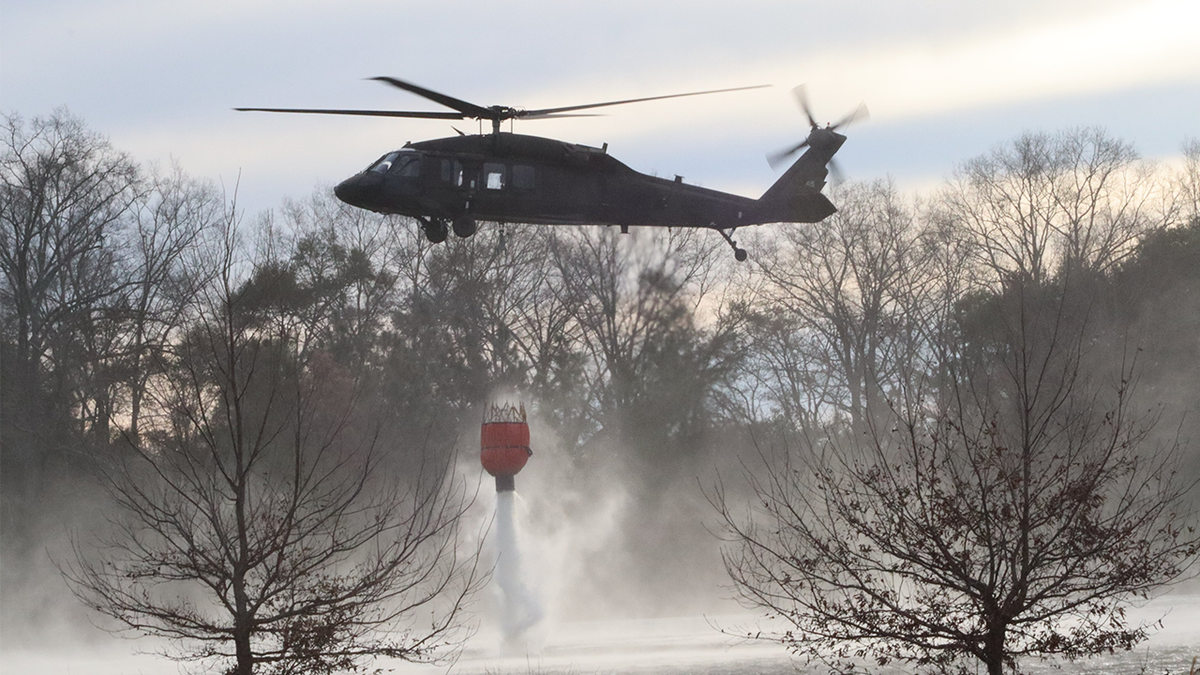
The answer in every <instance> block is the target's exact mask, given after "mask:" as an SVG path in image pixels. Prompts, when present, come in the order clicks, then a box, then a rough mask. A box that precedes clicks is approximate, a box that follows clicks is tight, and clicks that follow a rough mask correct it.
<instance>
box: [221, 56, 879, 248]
mask: <svg viewBox="0 0 1200 675" xmlns="http://www.w3.org/2000/svg"><path fill="white" fill-rule="evenodd" d="M371 79H372V80H377V81H380V82H385V83H387V84H389V85H391V86H393V87H397V88H399V89H403V90H404V91H407V92H411V93H413V94H416V95H418V96H422V97H424V98H426V99H429V100H430V101H433V102H435V103H438V104H440V105H443V106H445V107H447V108H450V109H451V110H453V111H454V112H448V111H443V112H436V111H435V112H423V111H400V110H339V109H313V108H235V110H239V111H259V112H277V113H312V114H324V115H364V116H372V117H408V118H420V119H448V120H461V119H475V120H479V121H480V124H482V123H483V122H484V121H490V122H491V123H492V130H491V133H488V134H484V133H480V134H478V135H468V134H464V133H463V132H461V131H459V132H458V133H459V135H458V136H456V137H454V136H452V137H449V138H439V139H435V140H429V141H420V142H416V143H412V142H410V143H407V144H405V145H404V147H403V148H401V149H399V150H395V151H392V152H389V153H387V154H385V155H384V156H382V157H380V158H379V159H377V160H376V161H374V162H372V163H371V164H370V165H369V166H368V167H367V168H366V169H364V170H363V171H362V172H361V173H359V174H357V175H355V176H352V177H350V178H347V179H346V180H344V181H342V182H341V183H340V184H338V185H337V187H335V188H334V194H336V195H337V197H338V199H341V200H342V201H344V202H346V203H347V204H351V205H353V206H357V207H359V208H363V209H369V210H371V211H376V212H379V213H391V214H399V215H403V216H409V217H412V218H415V219H417V220H418V221H420V223H421V226H422V229H423V231H424V233H425V236H426V238H427V239H429V241H431V242H433V243H441V242H443V241H445V240H446V238H447V236H448V235H449V232H450V230H453V231H454V233H455V234H456V235H458V236H459V237H463V238H466V237H470V236H471V235H473V234H475V232H476V229H477V223H478V222H479V221H490V222H497V223H510V222H512V223H533V224H546V225H610V226H611V225H615V226H618V227H620V228H621V232H622V233H628V232H629V228H630V227H681V228H709V229H713V230H716V231H717V232H719V233H720V234H721V236H723V237H724V238H725V241H727V242H728V243H729V245H730V246H731V247H732V248H733V252H734V256H735V257H736V258H737V260H739V261H744V260H746V257H747V254H746V250H745V249H743V248H740V247H738V245H737V242H736V241H735V240H734V238H733V233H734V231H735V230H737V229H738V228H739V227H744V226H746V225H760V224H765V223H815V222H818V221H820V220H822V219H824V218H826V217H828V216H829V215H831V214H832V213H834V212H835V211H836V210H837V209H836V208H834V206H833V204H832V203H830V201H829V200H828V199H827V198H826V197H825V195H823V194H821V189H822V188H823V187H824V186H825V179H826V177H827V176H828V174H829V167H830V166H831V161H832V159H833V155H834V154H835V153H836V152H837V151H838V149H839V148H840V147H841V146H842V144H843V143H844V142H845V141H846V137H845V136H843V135H842V134H839V133H837V130H838V129H839V128H841V127H843V126H845V125H847V124H849V123H850V122H852V121H853V120H855V119H858V118H860V117H862V116H864V115H865V114H866V108H865V107H864V106H861V105H860V106H859V108H858V109H857V110H855V111H854V112H852V113H850V114H849V115H847V116H846V117H845V118H843V119H842V120H841V121H839V122H837V123H836V124H829V125H827V126H825V127H821V126H820V125H818V124H817V122H816V120H815V119H814V117H813V115H812V113H811V111H810V109H809V106H808V101H807V98H806V97H805V95H804V89H803V87H798V88H797V89H796V90H794V91H795V92H796V95H797V98H798V100H799V103H800V107H801V109H802V110H803V111H804V114H805V116H806V117H807V118H808V122H809V124H810V126H811V130H810V132H809V134H808V136H807V138H805V139H804V140H803V141H802V142H801V143H799V144H798V145H796V146H794V147H790V148H787V149H784V150H782V151H780V152H777V153H774V154H773V155H770V156H768V160H769V161H770V162H771V163H772V165H773V166H775V165H777V164H779V163H782V162H784V161H786V160H787V159H788V158H790V157H791V156H792V155H794V154H795V153H797V152H799V151H800V150H802V149H804V148H808V150H807V151H806V152H805V153H804V154H803V155H801V156H800V158H799V159H797V160H796V161H795V162H794V163H793V164H792V165H791V167H789V168H788V169H787V170H786V171H785V172H784V173H783V175H782V176H780V177H779V179H778V180H777V181H776V182H775V184H773V185H772V186H771V187H769V188H768V189H767V191H766V192H764V193H763V195H762V196H761V197H759V198H758V199H751V198H749V197H743V196H740V195H735V194H729V193H726V192H720V191H718V190H710V189H707V188H702V187H699V186H695V185H687V184H685V183H684V182H683V179H682V178H681V177H679V176H676V177H675V179H674V180H669V179H665V178H659V177H656V176H648V175H646V174H642V173H638V172H637V171H634V170H633V169H631V168H629V167H628V166H626V165H625V164H622V163H621V162H620V161H618V160H617V159H615V158H614V157H612V156H611V155H609V154H608V144H607V143H606V144H604V146H603V147H600V148H594V147H589V146H586V145H578V144H574V143H568V142H564V141H559V140H554V139H550V138H543V137H539V136H526V135H521V134H516V133H512V132H511V131H509V132H504V131H501V129H500V127H501V124H502V123H503V122H505V121H509V122H510V126H511V121H512V120H535V119H554V118H561V117H590V116H594V115H593V114H591V113H581V112H580V111H583V110H592V109H595V108H602V107H607V106H615V105H624V104H628V103H641V102H644V101H655V100H661V99H668V98H679V97H683V96H700V95H707V94H718V93H725V92H732V91H743V90H746V89H756V88H758V87H736V88H732V89H716V90H711V91H700V92H688V93H683V94H669V95H666V96H651V97H646V98H635V99H627V100H622V101H607V102H603V103H588V104H584V105H571V106H563V107H558V108H543V109H538V110H524V109H521V108H511V107H507V106H490V107H484V106H480V105H476V104H474V103H469V102H467V101H464V100H461V99H457V98H454V97H451V96H447V95H445V94H441V93H438V92H436V91H433V90H430V89H426V88H424V87H419V86H417V85H415V84H411V83H409V82H404V81H402V80H398V79H395V78H392V77H375V78H371ZM761 86H767V85H761ZM455 131H458V130H457V129H455ZM834 168H835V170H836V167H834Z"/></svg>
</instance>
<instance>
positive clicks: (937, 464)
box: [712, 283, 1200, 675]
mask: <svg viewBox="0 0 1200 675" xmlns="http://www.w3.org/2000/svg"><path fill="white" fill-rule="evenodd" d="M1068 298H1069V296H1068V294H1066V293H1063V292H1062V289H1061V288H1059V289H1043V290H1041V291H1039V290H1037V288H1036V286H1033V285H1032V284H1031V283H1026V284H1020V283H1016V284H1013V285H1011V286H1010V287H1009V288H1008V289H1007V291H1006V292H1005V293H1003V294H999V295H997V296H989V298H988V301H986V302H984V303H982V304H983V306H982V308H981V309H980V313H981V314H983V315H985V316H987V317H989V318H990V319H991V321H993V322H994V323H993V324H990V325H992V326H993V328H994V331H995V332H994V333H992V334H991V335H990V336H988V335H983V336H981V337H980V338H979V339H976V340H973V341H972V342H971V343H970V344H963V343H957V344H947V343H946V342H941V343H940V344H937V345H935V346H936V347H938V348H939V351H938V353H937V357H938V360H939V361H940V362H941V363H942V364H943V365H944V366H945V369H946V371H947V372H948V373H949V377H948V378H947V380H946V381H945V382H941V383H938V384H939V385H940V387H936V388H931V389H928V390H926V389H922V388H921V387H920V386H910V387H909V388H908V389H907V390H906V391H905V393H906V396H904V397H901V398H900V400H899V401H898V402H895V403H894V405H893V409H892V412H893V415H892V419H891V420H890V423H889V424H888V425H887V426H886V427H880V426H875V427H873V428H872V430H871V433H870V434H868V435H866V436H858V435H856V436H853V437H850V438H839V437H836V436H829V437H825V438H809V439H807V440H806V442H805V443H804V444H803V447H802V451H801V452H800V453H799V454H798V457H799V458H800V459H799V461H798V460H797V458H796V457H791V456H785V457H784V458H783V459H782V460H781V461H779V462H777V463H773V464H771V465H770V467H769V468H770V472H769V474H768V476H767V477H766V478H765V479H760V480H753V481H752V487H753V489H754V493H755V494H754V502H753V503H754V504H755V508H754V509H753V510H752V515H751V517H744V516H742V515H740V514H739V513H738V512H736V509H735V508H733V507H731V505H730V503H728V501H727V500H726V497H725V493H724V492H723V491H722V490H721V489H718V490H717V491H716V492H715V493H714V494H713V495H712V501H713V503H714V505H715V506H716V508H717V510H718V511H719V513H720V515H721V516H722V518H723V521H724V525H725V527H726V528H727V533H728V534H729V536H730V540H731V541H732V542H733V545H732V546H731V547H730V548H729V549H727V550H726V566H727V569H728V572H729V574H730V576H731V578H732V580H733V583H734V586H735V588H736V589H737V591H738V593H739V594H740V596H741V597H742V598H743V599H744V600H745V601H746V602H747V603H748V604H749V605H751V606H753V607H756V608H761V609H765V610H767V611H768V612H769V613H770V614H771V615H772V616H773V617H776V618H779V619H782V620H783V622H784V623H785V624H787V628H786V630H783V631H781V632H773V633H769V634H766V636H765V637H767V638H769V639H773V640H777V641H781V642H783V643H784V644H786V645H787V646H788V647H790V648H791V649H793V650H794V651H796V652H798V653H801V654H804V655H807V656H809V657H810V658H824V659H830V660H832V661H833V662H835V664H836V667H838V668H849V669H853V667H854V666H853V661H854V660H855V659H861V658H873V659H874V660H876V661H877V662H878V663H880V664H883V663H887V662H889V661H892V660H900V661H905V662H909V663H913V664H916V665H918V666H928V667H933V668H938V669H941V670H943V671H944V670H948V669H951V668H953V667H955V666H957V667H959V668H961V670H962V671H964V672H965V671H966V670H967V669H966V667H965V663H964V660H969V659H971V658H974V659H978V661H980V662H982V663H983V664H985V665H986V667H987V671H988V673H990V674H992V675H999V674H1000V673H1002V672H1003V671H1004V669H1005V667H1006V666H1008V667H1015V663H1016V660H1017V659H1018V658H1019V657H1024V656H1049V655H1062V656H1066V657H1070V658H1073V657H1082V656H1088V655H1092V654H1098V653H1105V652H1112V651H1115V650H1118V649H1129V648H1131V647H1132V646H1133V645H1134V644H1136V643H1138V642H1139V641H1141V640H1142V639H1143V638H1145V637H1146V635H1147V632H1148V628H1147V627H1146V626H1141V625H1137V626H1130V625H1128V624H1127V623H1126V620H1125V615H1124V610H1123V606H1124V603H1125V602H1126V601H1128V600H1129V599H1131V598H1138V597H1141V598H1144V597H1146V596H1147V594H1148V593H1150V592H1151V591H1152V590H1154V589H1155V588H1158V587H1160V586H1162V585H1163V584H1167V583H1170V582H1171V581H1173V580H1177V579H1179V578H1181V577H1182V576H1184V575H1185V573H1186V572H1187V570H1188V569H1189V566H1190V565H1191V564H1192V563H1193V562H1194V561H1195V559H1196V556H1197V551H1198V547H1200V537H1198V535H1197V533H1196V531H1195V529H1194V528H1193V527H1192V519H1190V518H1189V517H1185V516H1183V515H1179V514H1181V513H1182V511H1179V510H1177V509H1180V507H1181V506H1183V504H1182V501H1183V499H1184V497H1185V496H1186V493H1187V492H1188V488H1189V487H1190V486H1187V485H1181V484H1179V482H1178V481H1176V480H1175V476H1174V472H1173V470H1172V462H1173V457H1174V454H1173V453H1172V452H1170V449H1171V448H1163V447H1161V444H1159V443H1157V442H1155V440H1154V438H1153V437H1152V436H1151V435H1150V430H1151V427H1152V423H1153V421H1154V420H1153V415H1145V414H1143V415H1137V414H1135V412H1134V403H1133V399H1132V388H1133V385H1132V383H1133V381H1134V380H1133V377H1132V373H1133V371H1134V368H1133V367H1132V365H1129V364H1126V365H1124V366H1123V367H1122V368H1121V370H1120V371H1119V375H1120V379H1119V384H1117V385H1116V386H1115V387H1113V388H1112V389H1113V390H1112V391H1109V392H1105V391H1104V389H1105V388H1104V387H1094V386H1092V385H1091V384H1090V382H1089V380H1088V377H1087V376H1086V372H1087V369H1085V368H1084V366H1083V364H1084V363H1085V360H1086V354H1085V351H1084V345H1086V344H1088V343H1089V341H1088V340H1087V339H1085V338H1086V332H1085V331H1084V330H1083V326H1084V324H1085V322H1084V321H1083V320H1082V317H1083V316H1085V315H1086V312H1085V311H1083V309H1084V308H1086V305H1083V304H1081V303H1079V302H1076V300H1077V298H1076V299H1068ZM932 372H936V371H932ZM1141 409H1142V410H1145V408H1141ZM1166 445H1169V446H1173V445H1174V443H1167V444H1166ZM760 635H761V634H760Z"/></svg>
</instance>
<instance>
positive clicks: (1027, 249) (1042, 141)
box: [939, 128, 1169, 283]
mask: <svg viewBox="0 0 1200 675" xmlns="http://www.w3.org/2000/svg"><path fill="white" fill-rule="evenodd" d="M1160 187H1161V186H1160V185H1159V184H1158V181H1156V180H1155V176H1154V172H1153V170H1152V167H1151V166H1149V165H1148V164H1146V163H1144V162H1142V161H1141V160H1139V159H1138V157H1137V154H1136V152H1134V150H1133V147H1132V146H1131V145H1129V144H1128V143H1125V142H1123V141H1120V140H1118V139H1114V138H1111V137H1109V136H1108V135H1106V134H1105V133H1104V132H1103V131H1102V130H1099V129H1094V128H1084V129H1075V130H1070V131H1065V132H1061V133H1058V134H1054V135H1050V134H1045V133H1038V134H1025V135H1023V136H1021V137H1019V138H1018V139H1016V140H1015V141H1014V142H1013V143H1012V145H1011V147H1001V148H997V149H996V150H995V151H993V152H992V153H990V154H988V155H985V156H982V157H978V158H976V159H973V160H970V161H968V162H966V163H964V164H963V165H962V166H961V167H960V168H959V170H958V172H957V174H956V176H955V178H954V179H953V180H952V181H951V182H950V183H949V184H948V185H947V186H946V188H945V189H944V190H943V191H942V194H941V195H940V197H939V201H940V204H941V207H942V208H944V209H945V211H946V212H947V213H949V214H952V216H953V219H954V220H956V221H957V223H958V224H959V225H960V227H961V228H962V231H963V232H964V233H965V234H967V235H968V236H970V237H971V238H972V239H973V240H974V242H975V244H976V245H975V246H974V251H975V253H976V260H977V261H978V262H979V263H980V264H981V265H983V266H985V267H987V268H989V269H991V270H993V271H994V272H996V273H998V274H1017V275H1022V276H1025V277H1026V278H1028V279H1031V280H1033V281H1035V282H1037V283H1041V282H1043V281H1045V280H1047V279H1048V278H1049V277H1050V276H1051V275H1052V274H1053V273H1054V272H1055V271H1056V269H1057V268H1058V267H1061V266H1064V265H1065V266H1070V267H1075V268H1077V269H1079V270H1085V271H1088V272H1092V273H1099V272H1106V271H1109V270H1111V269H1112V268H1113V266H1114V265H1116V264H1117V263H1119V262H1120V261H1121V260H1123V259H1124V258H1125V257H1126V256H1128V255H1129V254H1130V253H1131V252H1132V251H1133V248H1134V246H1135V245H1136V244H1137V239H1138V236H1139V235H1140V234H1141V233H1142V232H1144V231H1146V230H1147V229H1149V228H1151V227H1154V226H1156V225H1161V224H1162V223H1163V221H1164V218H1165V217H1166V213H1165V212H1164V210H1163V206H1164V204H1163V202H1164V200H1163V199H1162V197H1163V195H1161V194H1160ZM1167 201H1169V200H1167Z"/></svg>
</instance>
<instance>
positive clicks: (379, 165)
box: [368, 152, 400, 173]
mask: <svg viewBox="0 0 1200 675" xmlns="http://www.w3.org/2000/svg"><path fill="white" fill-rule="evenodd" d="M399 154H400V153H399V152H389V153H388V154H386V155H384V156H383V159H381V160H379V161H378V162H375V166H372V167H371V168H370V169H368V171H374V172H375V173H387V172H388V169H390V168H392V163H393V162H395V161H396V157H397V156H398V155H399Z"/></svg>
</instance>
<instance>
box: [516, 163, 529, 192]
mask: <svg viewBox="0 0 1200 675" xmlns="http://www.w3.org/2000/svg"><path fill="white" fill-rule="evenodd" d="M533 174H534V172H533V167H532V166H529V165H527V164H514V165H513V169H512V184H513V187H514V188H517V189H520V190H532V189H533V187H534V185H533Z"/></svg>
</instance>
